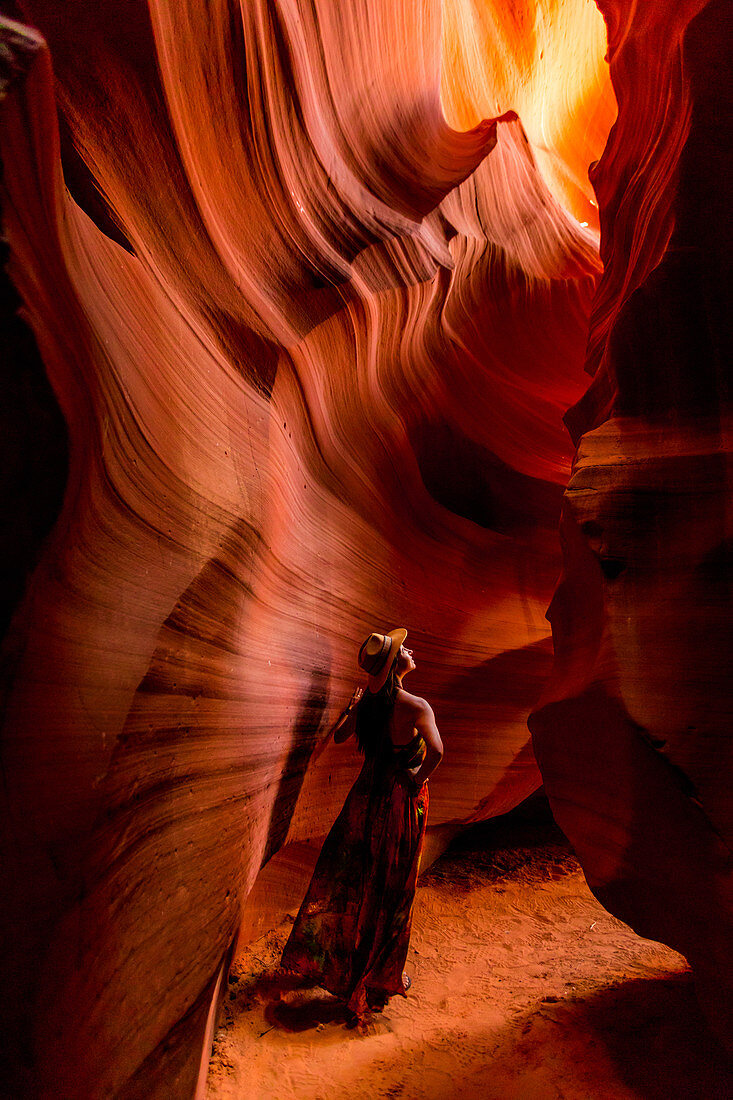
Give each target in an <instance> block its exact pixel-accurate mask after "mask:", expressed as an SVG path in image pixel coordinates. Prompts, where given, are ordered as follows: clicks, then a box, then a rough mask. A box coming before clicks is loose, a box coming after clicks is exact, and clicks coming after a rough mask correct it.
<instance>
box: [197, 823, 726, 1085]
mask: <svg viewBox="0 0 733 1100" xmlns="http://www.w3.org/2000/svg"><path fill="white" fill-rule="evenodd" d="M291 925H292V917H291V918H289V919H287V920H286V921H285V922H284V923H283V924H282V925H281V926H280V927H279V928H278V929H276V930H274V931H272V932H270V933H268V934H267V935H266V936H263V937H262V938H261V939H259V940H257V941H256V942H255V943H253V944H251V945H249V946H248V947H247V949H246V950H245V951H244V953H242V954H241V955H240V956H239V958H238V959H237V961H236V963H235V966H234V968H233V972H232V974H231V975H230V984H229V990H228V992H227V994H225V1007H224V1019H223V1022H222V1026H221V1027H220V1028H219V1030H218V1032H217V1034H216V1039H215V1043H214V1053H213V1057H212V1060H211V1067H210V1072H209V1082H208V1091H207V1097H208V1100H235V1098H236V1100H290V1098H298V1100H341V1098H344V1100H346V1098H348V1100H362V1098H363V1100H376V1098H379V1097H385V1098H386V1097H389V1098H390V1100H393V1098H404V1100H452V1098H454V1097H455V1098H460V1100H474V1098H476V1100H479V1098H480V1100H551V1098H552V1100H557V1098H560V1100H627V1098H628V1100H631V1098H638V1097H642V1098H645V1100H646V1098H653V1100H677V1098H680V1100H688V1098H700V1100H723V1098H726V1100H728V1098H730V1097H733V1068H731V1066H730V1064H729V1063H726V1060H725V1057H724V1055H723V1054H722V1052H721V1050H720V1048H719V1047H718V1045H717V1043H716V1042H715V1040H714V1038H713V1037H712V1036H711V1034H710V1033H709V1031H708V1030H707V1028H706V1025H705V1023H704V1020H703V1018H702V1016H701V1014H700V1010H699V1009H698V1007H697V1003H696V1001H695V995H694V988H693V982H692V977H691V975H690V973H689V970H688V967H687V965H686V963H685V960H684V959H683V958H682V957H681V956H680V955H678V954H676V953H675V952H674V951H671V950H669V949H668V948H666V947H663V946H662V945H660V944H657V943H653V942H651V941H649V940H643V939H640V938H639V937H638V936H636V935H635V934H634V933H633V932H632V931H631V930H630V929H629V928H628V927H627V926H626V925H624V924H622V923H621V922H620V921H617V920H615V919H614V918H613V917H611V916H609V914H608V913H606V911H605V910H604V909H603V908H602V907H601V906H600V905H599V904H598V902H597V901H596V900H595V898H594V897H593V896H592V894H591V893H590V891H589V889H588V886H587V885H586V882H585V879H584V877H583V873H582V871H581V870H580V868H579V866H578V864H577V861H576V860H575V858H574V856H573V854H572V852H571V850H570V848H569V846H568V844H567V842H566V841H565V838H564V837H563V835H562V834H561V833H560V831H559V830H558V829H557V828H556V827H555V826H554V824H552V823H551V821H548V820H547V819H546V818H545V817H544V816H543V817H539V818H538V817H536V818H535V819H534V820H529V821H520V822H519V823H517V821H516V820H509V821H508V820H506V819H505V820H504V821H498V822H489V823H486V824H485V825H481V826H477V827H475V828H474V829H472V830H471V831H470V832H468V833H466V834H464V835H463V836H462V837H460V838H459V839H458V840H457V841H454V843H453V845H452V846H451V847H450V848H449V849H448V851H447V852H446V853H445V854H444V855H443V856H442V857H441V858H440V859H439V860H438V861H437V862H436V863H434V864H433V866H432V867H430V868H429V869H428V870H427V871H426V873H425V874H424V875H423V876H422V878H421V879H420V883H419V885H418V889H417V896H416V900H415V914H414V921H413V933H412V941H411V946H410V953H409V956H408V962H407V967H406V969H407V972H408V973H409V974H410V975H411V976H412V979H413V986H412V989H411V990H410V993H409V995H408V997H407V998H402V997H396V998H393V1000H392V1001H391V1002H390V1003H389V1005H388V1006H387V1009H386V1010H385V1011H384V1013H383V1014H381V1015H379V1016H376V1017H375V1022H374V1023H373V1025H371V1027H370V1030H369V1032H368V1033H367V1034H365V1035H362V1034H359V1033H358V1032H355V1031H352V1030H349V1029H348V1028H347V1027H346V1026H345V1023H344V1014H343V1011H342V1010H341V1008H340V1006H339V1005H338V1003H337V1002H336V1001H335V999H334V998H332V997H330V996H329V995H328V994H326V993H324V992H323V991H322V990H319V989H310V990H293V991H289V992H287V993H286V994H285V995H284V997H283V998H282V999H280V995H279V994H278V992H277V991H276V989H275V987H274V984H273V981H272V976H273V973H274V971H275V968H276V966H277V962H278V958H279V953H280V951H281V950H282V947H283V944H284V942H285V940H286V938H287V935H288V931H289V928H290V926H291Z"/></svg>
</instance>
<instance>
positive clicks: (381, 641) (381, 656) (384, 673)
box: [359, 626, 407, 692]
mask: <svg viewBox="0 0 733 1100" xmlns="http://www.w3.org/2000/svg"><path fill="white" fill-rule="evenodd" d="M406 637H407V631H406V630H403V628H402V627H401V626H400V627H397V629H396V630H390V632H389V634H370V635H369V637H368V638H367V640H366V641H365V642H364V643H363V644H362V647H361V649H360V650H359V668H361V669H363V671H364V672H366V674H367V676H368V677H369V680H368V682H367V686H368V688H369V690H370V691H371V692H377V691H379V689H380V688H382V687H384V683H385V681H386V679H387V677H388V676H389V670H390V669H391V667H392V662H393V661H394V659H395V657H396V656H397V653H398V652H399V648H400V646H401V645H402V643H403V642H404V640H405V638H406Z"/></svg>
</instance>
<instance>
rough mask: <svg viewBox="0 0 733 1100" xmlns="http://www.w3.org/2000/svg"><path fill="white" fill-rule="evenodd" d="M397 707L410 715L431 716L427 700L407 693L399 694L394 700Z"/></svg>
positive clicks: (403, 691)
mask: <svg viewBox="0 0 733 1100" xmlns="http://www.w3.org/2000/svg"><path fill="white" fill-rule="evenodd" d="M396 703H397V705H398V706H399V707H400V709H401V710H404V711H405V712H407V711H410V713H412V714H432V713H433V708H432V707H431V706H430V703H429V702H428V701H427V699H423V698H421V696H419V695H411V694H410V692H409V691H405V689H404V688H402V691H401V692H400V693H399V695H398V696H397V699H396Z"/></svg>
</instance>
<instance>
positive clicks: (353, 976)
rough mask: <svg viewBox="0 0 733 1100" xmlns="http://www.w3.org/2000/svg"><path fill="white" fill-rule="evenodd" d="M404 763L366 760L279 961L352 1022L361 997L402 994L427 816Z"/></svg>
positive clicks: (362, 1004)
mask: <svg viewBox="0 0 733 1100" xmlns="http://www.w3.org/2000/svg"><path fill="white" fill-rule="evenodd" d="M401 770H402V766H401V765H400V764H398V763H397V761H396V760H395V759H394V758H392V759H387V762H386V763H385V762H384V761H382V760H366V761H365V763H364V766H363V768H362V770H361V772H360V774H359V777H358V779H357V780H356V783H355V784H354V786H353V787H352V788H351V791H350V792H349V795H348V797H347V799H346V802H345V803H344V806H343V809H342V810H341V813H340V814H339V816H338V817H337V819H336V821H335V822H334V825H333V827H332V829H331V831H330V833H329V834H328V836H327V837H326V840H325V843H324V845H323V848H322V850H321V854H320V856H319V857H318V862H317V864H316V868H315V871H314V872H313V878H312V879H311V882H310V886H309V887H308V892H307V894H306V896H305V898H304V900H303V904H302V905H301V907H300V910H299V912H298V915H297V917H296V919H295V924H294V925H293V929H292V931H291V933H290V937H289V939H288V942H287V944H286V945H285V950H284V951H283V955H282V967H283V969H284V970H286V971H290V972H293V973H297V974H301V975H303V976H304V977H307V978H310V979H314V980H315V981H316V982H317V984H318V985H320V986H322V987H323V988H324V989H326V990H328V991H329V992H330V993H333V994H335V995H336V996H337V997H339V998H340V999H341V1000H343V1001H344V1002H345V1003H346V1004H347V1005H348V1007H349V1008H350V1009H351V1010H352V1012H354V1013H355V1014H356V1015H357V1017H358V1018H361V1017H362V1016H363V1015H364V1014H365V1012H366V1011H367V1008H368V1004H367V999H366V995H367V991H368V992H369V993H371V994H372V995H373V997H374V998H377V999H381V1000H386V999H387V998H388V997H391V996H393V995H394V994H396V993H401V994H402V995H403V996H404V995H405V990H404V986H403V983H402V973H403V969H404V965H405V959H406V958H407V949H408V947H409V943H410V928H411V924H412V909H413V903H414V900H415V884H416V882H417V874H418V870H419V866H420V856H421V853H422V848H423V842H424V839H425V826H426V824H427V817H428V787H427V784H426V783H425V784H423V786H422V789H421V790H420V791H419V793H418V794H412V793H411V792H410V791H409V790H408V789H407V787H406V785H405V784H404V782H403V781H402V779H401V778H400V771H401Z"/></svg>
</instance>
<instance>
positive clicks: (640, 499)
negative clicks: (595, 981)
mask: <svg viewBox="0 0 733 1100" xmlns="http://www.w3.org/2000/svg"><path fill="white" fill-rule="evenodd" d="M602 7H603V10H604V14H605V17H606V21H607V24H608V35H609V56H610V69H611V77H612V80H613V84H614V88H615V91H616V95H617V98H618V103H619V117H618V121H617V123H616V125H615V126H614V128H613V130H612V132H611V135H610V137H609V141H608V145H607V147H606V150H605V152H604V154H603V157H602V158H601V160H600V162H599V164H598V165H597V166H596V168H595V170H594V173H593V180H594V184H595V189H596V193H597V195H598V199H599V207H600V217H601V227H602V236H601V254H602V257H603V260H604V268H605V269H604V274H603V277H602V279H601V281H600V284H599V288H598V294H597V297H596V299H595V302H594V307H593V313H592V317H591V324H590V338H589V358H588V364H589V369H590V370H591V371H595V377H594V379H593V383H592V385H591V387H590V389H589V390H588V392H587V393H586V394H585V396H584V397H583V398H582V399H581V401H580V402H579V403H578V404H577V405H576V406H575V407H574V409H572V410H571V411H570V413H569V414H568V418H567V419H568V423H569V425H570V427H571V429H572V430H573V432H574V434H575V436H576V438H578V439H579V442H578V451H577V455H576V458H575V461H574V465H573V474H572V478H571V480H570V483H569V485H568V488H567V491H566V493H565V500H564V505H563V516H562V525H561V532H562V538H563V554H564V571H563V575H562V578H561V581H560V583H559V586H558V588H557V591H556V593H555V596H554V599H553V602H552V605H551V608H550V612H549V617H550V619H551V622H552V628H553V637H554V642H555V665H554V670H553V674H552V677H551V680H550V683H549V685H548V687H547V690H546V691H545V693H544V695H543V697H542V700H541V703H540V705H539V707H538V709H537V710H536V711H535V713H534V714H533V716H532V718H531V720H530V725H531V728H532V731H533V741H534V747H535V751H536V755H537V760H538V762H539V765H540V768H541V771H542V776H543V779H544V782H545V786H546V790H547V792H548V794H549V797H550V801H551V804H552V807H553V811H554V813H555V816H556V817H557V820H558V822H559V824H560V825H561V826H562V828H563V829H564V830H565V832H566V833H567V835H568V837H569V838H570V839H571V841H572V843H573V844H574V846H575V847H576V849H577V852H578V854H579V857H580V859H581V862H582V864H583V867H584V870H585V872H586V876H587V878H588V881H589V883H590V885H591V887H592V889H593V890H594V892H595V893H596V895H597V896H598V898H599V899H600V900H601V901H602V902H603V904H604V905H606V906H607V907H608V908H609V909H610V910H611V912H613V913H614V914H616V915H617V916H619V917H621V918H622V919H623V920H625V921H627V922H628V923H629V924H631V925H632V926H633V927H634V928H635V929H636V930H637V931H638V932H639V933H640V934H641V935H643V936H647V937H649V938H652V939H657V940H662V941H663V942H665V943H667V944H669V945H671V946H672V947H675V948H677V949H678V950H679V951H681V952H682V953H683V954H685V955H686V956H687V958H688V959H689V960H690V962H691V964H692V966H693V967H694V970H695V974H696V986H697V990H698V993H699V995H700V998H701V1001H702V1003H703V1006H704V1007H705V1008H706V1010H707V1012H708V1015H709V1018H710V1020H711V1023H712V1025H713V1026H714V1028H715V1029H716V1030H717V1032H718V1034H719V1035H720V1036H721V1037H722V1039H723V1040H724V1041H725V1042H726V1043H727V1044H728V1045H731V1046H733V1019H732V1017H731V1011H730V1006H731V1003H732V994H733V964H732V962H731V960H732V959H733V950H732V948H733V859H732V857H731V841H732V838H733V817H732V815H731V800H730V788H731V741H730V718H731V714H730V673H731V664H730V654H731V625H730V624H731V610H732V609H731V588H730V583H731V570H730V566H731V558H730V551H731V527H730V517H731V442H732V437H731V380H730V363H731V361H732V356H731V351H732V348H731V330H730V287H731V255H733V251H732V250H733V239H732V238H731V228H730V217H729V214H728V202H729V199H728V194H727V187H726V186H725V181H726V180H728V179H729V178H730V174H731V169H732V168H733V163H732V155H731V147H730V134H731V132H732V130H733V118H732V117H731V111H732V107H733V102H732V97H731V75H732V73H731V61H732V58H731V46H730V10H729V7H728V5H726V4H725V3H721V2H719V0H712V2H710V3H704V2H698V3H685V4H679V5H677V6H676V7H675V8H674V11H672V10H671V9H670V8H669V5H666V4H663V3H658V4H645V5H638V7H637V6H636V5H627V4H620V3H614V2H611V0H608V2H606V3H604V4H603V5H602Z"/></svg>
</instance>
